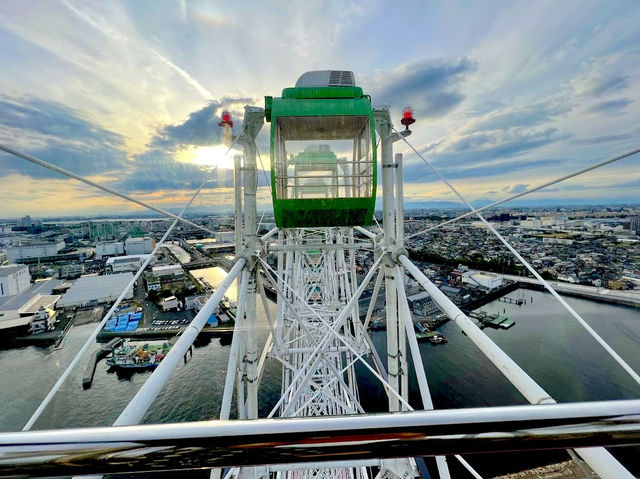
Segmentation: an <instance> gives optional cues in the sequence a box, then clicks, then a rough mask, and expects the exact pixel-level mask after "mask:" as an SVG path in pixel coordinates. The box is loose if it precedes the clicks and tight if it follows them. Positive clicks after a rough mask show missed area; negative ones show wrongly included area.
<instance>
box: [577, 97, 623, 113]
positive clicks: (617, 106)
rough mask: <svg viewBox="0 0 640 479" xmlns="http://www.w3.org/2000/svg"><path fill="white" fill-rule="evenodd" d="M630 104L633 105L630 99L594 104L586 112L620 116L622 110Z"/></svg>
mask: <svg viewBox="0 0 640 479" xmlns="http://www.w3.org/2000/svg"><path fill="white" fill-rule="evenodd" d="M631 103H633V100H632V99H631V98H618V99H617V100H608V101H603V102H600V103H596V104H595V105H593V106H592V107H590V108H589V109H588V110H587V111H588V112H590V113H597V114H603V115H620V114H622V113H624V111H622V110H624V109H625V108H626V107H627V106H629V105H630V104H631Z"/></svg>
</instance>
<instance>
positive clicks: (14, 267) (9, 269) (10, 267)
mask: <svg viewBox="0 0 640 479" xmlns="http://www.w3.org/2000/svg"><path fill="white" fill-rule="evenodd" d="M25 268H28V266H26V265H24V264H6V265H4V266H0V276H8V275H10V274H13V273H15V272H16V271H20V270H21V269H25Z"/></svg>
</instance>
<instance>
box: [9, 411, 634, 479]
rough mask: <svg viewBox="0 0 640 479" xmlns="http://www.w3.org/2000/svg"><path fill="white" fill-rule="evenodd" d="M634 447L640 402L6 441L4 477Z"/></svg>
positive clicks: (34, 434) (16, 435)
mask: <svg viewBox="0 0 640 479" xmlns="http://www.w3.org/2000/svg"><path fill="white" fill-rule="evenodd" d="M638 443H640V400H630V401H598V402H587V403H573V404H553V405H541V406H506V407H490V408H472V409H449V410H434V411H416V412H407V413H404V412H403V413H394V414H388V413H387V414H372V415H355V416H339V417H323V418H288V419H277V420H267V419H259V420H253V421H200V422H189V423H178V424H157V425H141V426H140V425H137V426H126V427H100V428H83V429H63V430H51V431H28V432H10V433H0V476H4V477H6V476H11V475H16V474H17V475H23V476H24V475H28V476H31V477H50V476H56V475H72V474H106V473H133V472H150V471H167V470H179V469H195V468H212V467H234V466H252V465H266V464H286V463H297V462H303V463H310V462H311V463H314V464H317V467H322V462H323V461H336V460H338V461H345V460H353V459H355V460H368V459H381V458H393V457H406V456H407V455H411V456H424V455H449V454H464V453H473V452H494V451H495V452H497V451H502V452H504V451H515V450H538V449H566V448H569V447H576V446H593V445H624V444H627V445H630V444H638ZM592 467H593V466H592ZM601 477H602V476H601ZM614 477H616V478H626V477H632V476H630V475H628V474H624V473H623V474H621V475H618V476H614Z"/></svg>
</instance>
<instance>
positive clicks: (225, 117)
mask: <svg viewBox="0 0 640 479" xmlns="http://www.w3.org/2000/svg"><path fill="white" fill-rule="evenodd" d="M224 125H229V126H230V127H233V120H231V113H229V110H223V112H222V119H221V120H220V123H218V126H224Z"/></svg>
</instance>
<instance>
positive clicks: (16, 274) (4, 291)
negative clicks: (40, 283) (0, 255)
mask: <svg viewBox="0 0 640 479" xmlns="http://www.w3.org/2000/svg"><path fill="white" fill-rule="evenodd" d="M30 285H31V275H30V274H29V267H28V266H25V265H20V264H9V265H6V266H0V297H2V296H14V295H16V294H20V293H22V292H23V291H25V290H26V289H28V288H29V286H30Z"/></svg>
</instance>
